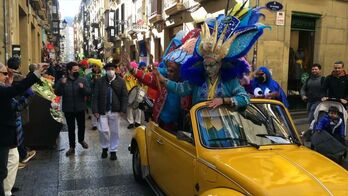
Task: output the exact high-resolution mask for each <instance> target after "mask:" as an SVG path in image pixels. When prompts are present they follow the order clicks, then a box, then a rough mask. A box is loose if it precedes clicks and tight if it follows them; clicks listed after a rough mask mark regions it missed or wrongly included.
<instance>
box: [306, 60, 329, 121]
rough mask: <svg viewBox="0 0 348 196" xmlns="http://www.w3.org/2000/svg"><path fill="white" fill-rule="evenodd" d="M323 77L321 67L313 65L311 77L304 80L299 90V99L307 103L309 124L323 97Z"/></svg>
mask: <svg viewBox="0 0 348 196" xmlns="http://www.w3.org/2000/svg"><path fill="white" fill-rule="evenodd" d="M324 82H325V77H323V76H321V65H320V64H313V65H312V69H311V76H310V77H309V78H308V79H307V80H306V82H305V83H304V84H303V86H302V88H301V97H302V100H303V101H306V102H307V111H308V120H309V123H310V122H312V120H313V119H314V117H313V114H314V110H315V108H316V107H317V105H318V104H319V103H320V101H321V98H323V97H324V96H325V89H324Z"/></svg>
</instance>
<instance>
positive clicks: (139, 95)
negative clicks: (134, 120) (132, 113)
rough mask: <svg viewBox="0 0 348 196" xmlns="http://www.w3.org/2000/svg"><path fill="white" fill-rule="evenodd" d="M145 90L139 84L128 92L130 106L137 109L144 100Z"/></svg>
mask: <svg viewBox="0 0 348 196" xmlns="http://www.w3.org/2000/svg"><path fill="white" fill-rule="evenodd" d="M145 94H146V93H145V91H144V90H143V89H142V88H140V87H139V86H135V87H133V88H132V89H131V90H130V91H129V93H128V106H130V107H132V108H134V109H137V108H138V107H139V103H141V102H143V101H144V97H145Z"/></svg>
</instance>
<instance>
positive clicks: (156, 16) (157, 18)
mask: <svg viewBox="0 0 348 196" xmlns="http://www.w3.org/2000/svg"><path fill="white" fill-rule="evenodd" d="M161 20H163V17H162V15H161V14H153V15H151V16H150V17H149V22H150V23H156V22H159V21H161Z"/></svg>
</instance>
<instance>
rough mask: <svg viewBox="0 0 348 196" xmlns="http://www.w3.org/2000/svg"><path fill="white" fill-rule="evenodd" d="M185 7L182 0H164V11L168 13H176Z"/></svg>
mask: <svg viewBox="0 0 348 196" xmlns="http://www.w3.org/2000/svg"><path fill="white" fill-rule="evenodd" d="M184 9H185V6H184V3H183V2H182V0H166V1H164V11H165V12H166V14H167V15H173V14H176V13H178V12H180V11H182V10H184Z"/></svg>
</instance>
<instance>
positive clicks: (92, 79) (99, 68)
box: [80, 59, 105, 130]
mask: <svg viewBox="0 0 348 196" xmlns="http://www.w3.org/2000/svg"><path fill="white" fill-rule="evenodd" d="M82 62H87V63H88V65H90V66H91V67H92V69H91V72H89V73H87V74H86V80H87V83H88V85H89V87H90V88H91V92H92V94H91V96H88V97H87V102H86V104H87V109H88V114H92V97H93V92H94V86H95V83H96V81H97V80H98V79H99V78H101V77H103V76H104V75H105V72H103V63H102V62H101V60H99V59H88V60H83V61H82ZM80 64H82V63H81V62H80ZM86 67H88V66H86ZM91 120H92V130H97V125H98V120H97V118H96V117H95V116H94V115H91Z"/></svg>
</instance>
